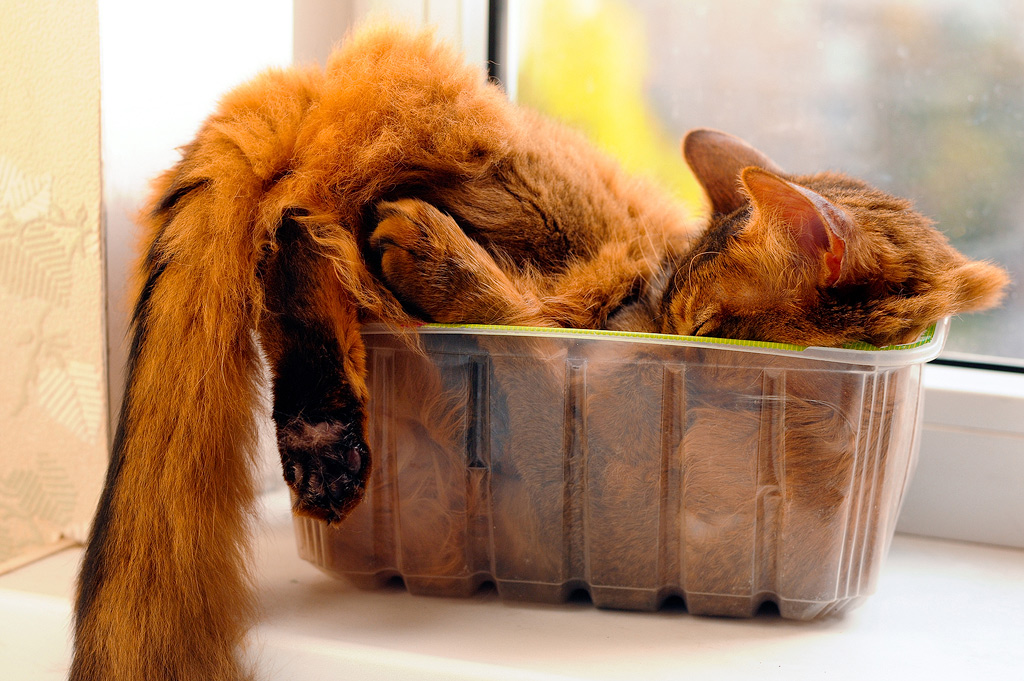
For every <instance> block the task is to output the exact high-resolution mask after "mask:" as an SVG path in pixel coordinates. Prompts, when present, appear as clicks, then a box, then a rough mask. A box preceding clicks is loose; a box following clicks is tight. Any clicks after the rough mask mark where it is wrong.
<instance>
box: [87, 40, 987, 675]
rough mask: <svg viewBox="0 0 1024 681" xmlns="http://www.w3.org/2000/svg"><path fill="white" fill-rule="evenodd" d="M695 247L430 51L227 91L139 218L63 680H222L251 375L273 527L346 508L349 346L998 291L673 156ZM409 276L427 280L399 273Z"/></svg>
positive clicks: (750, 180) (825, 209) (902, 322)
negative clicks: (282, 489)
mask: <svg viewBox="0 0 1024 681" xmlns="http://www.w3.org/2000/svg"><path fill="white" fill-rule="evenodd" d="M686 156H687V159H688V161H689V162H690V163H691V165H692V166H693V168H694V171H695V172H696V173H697V175H698V177H699V178H700V180H701V182H702V183H703V184H704V186H705V188H706V189H707V190H708V194H709V196H710V198H711V202H712V205H713V206H714V208H715V215H714V216H713V218H712V220H711V223H710V225H709V226H708V227H707V228H706V229H704V231H703V233H701V225H696V224H692V223H691V222H690V221H688V220H687V219H686V217H685V216H684V214H683V213H682V212H681V211H680V210H679V209H678V208H677V207H676V206H675V205H674V204H673V203H672V202H671V201H670V200H669V199H667V198H665V197H664V196H663V195H662V194H661V193H660V192H659V191H658V190H657V189H656V188H653V187H651V186H649V185H647V184H645V183H643V182H641V181H639V180H637V179H635V178H631V177H629V176H627V175H625V174H624V173H623V172H622V171H621V170H620V169H619V168H618V167H617V166H616V164H615V163H614V162H613V161H611V160H610V159H608V158H606V157H605V156H604V155H602V154H600V153H598V152H597V151H595V150H594V149H593V148H592V147H591V146H590V145H589V144H588V143H587V142H586V141H585V140H584V139H582V138H581V137H580V136H579V135H577V134H575V133H573V132H571V131H568V130H565V129H563V128H561V127H559V126H558V125H556V124H554V123H551V122H549V121H547V120H545V119H543V118H542V117H540V116H538V115H536V114H533V113H531V112H528V111H525V110H522V109H519V108H517V107H515V106H513V105H512V104H510V103H509V102H508V101H507V100H506V99H505V97H504V95H503V94H502V92H501V91H500V90H499V89H497V88H496V87H494V86H491V85H489V84H487V83H486V82H485V81H484V79H483V77H482V74H481V73H480V72H479V71H478V70H477V69H475V68H471V67H469V66H467V65H466V64H464V63H463V61H462V60H461V57H460V56H459V55H458V54H457V53H455V52H454V51H452V50H451V49H449V48H447V47H446V46H444V45H440V44H438V43H436V42H435V41H434V40H433V39H432V37H431V36H430V35H429V34H425V33H424V34H409V33H406V32H404V31H401V30H397V29H394V28H391V27H386V26H385V27H374V28H370V29H367V30H364V31H362V32H360V33H359V34H358V35H356V36H355V37H353V38H352V39H351V40H349V41H348V42H347V43H346V45H345V46H344V47H343V48H342V49H341V50H339V51H337V52H336V53H335V54H334V55H333V56H332V57H331V58H330V60H329V62H328V65H327V68H326V70H323V71H321V70H318V69H300V68H295V69H290V70H278V71H270V72H268V73H266V74H264V75H262V76H260V77H259V78H257V79H255V80H254V81H252V82H250V83H248V84H245V85H242V86H241V87H239V88H237V89H236V90H234V91H232V92H231V93H229V94H228V95H227V96H226V97H225V98H224V99H223V100H222V102H221V104H220V106H219V108H218V110H217V112H216V113H214V114H213V115H212V116H211V117H210V118H209V119H208V120H207V121H206V123H205V124H204V125H203V126H202V128H201V129H200V131H199V132H198V134H197V136H196V138H195V140H194V141H193V142H192V143H191V144H189V145H187V146H186V147H185V148H184V149H183V157H182V160H181V161H180V162H179V163H178V164H177V165H176V166H175V167H173V168H171V169H170V170H168V171H167V172H166V173H164V174H163V175H162V176H161V177H159V178H158V179H157V181H156V183H155V184H154V187H153V193H152V198H151V199H150V202H149V204H148V206H147V207H146V209H145V211H144V212H143V215H142V218H141V221H142V226H143V230H144V234H143V248H142V253H143V255H142V257H141V258H140V262H139V267H138V276H137V291H138V295H137V302H136V305H135V309H134V314H133V326H132V329H133V331H132V334H133V335H132V342H131V352H130V356H129V366H128V371H127V386H126V390H125V396H124V402H123V406H122V410H121V416H120V423H119V426H118V430H117V434H116V436H115V440H114V444H113V451H112V455H111V462H110V467H109V471H108V475H107V482H106V486H105V488H104V492H103V495H102V498H101V501H100V505H99V509H98V512H97V516H96V520H95V522H94V525H93V528H92V533H91V536H90V540H89V545H88V547H87V550H86V553H85V557H84V560H83V565H82V570H81V575H80V580H79V588H78V596H77V602H76V605H75V653H74V660H73V664H72V669H71V678H72V679H74V680H75V681H84V680H86V679H101V678H102V679H106V680H108V681H109V680H113V681H128V680H132V681H135V680H137V679H157V678H160V679H165V678H166V679H197V680H198V679H202V680H204V681H223V680H227V679H239V678H247V677H249V676H250V675H251V673H252V671H251V670H249V669H247V668H246V665H245V664H244V663H243V662H241V661H240V660H239V659H238V657H237V655H236V647H237V646H238V644H239V643H240V642H241V641H242V639H243V637H244V635H245V632H246V630H247V628H248V626H249V625H250V623H251V621H252V619H253V617H254V612H255V607H254V597H253V594H252V590H251V578H250V576H249V573H248V570H247V561H248V559H249V554H248V550H247V547H248V541H249V522H250V519H251V517H252V512H253V502H254V495H255V480H254V462H253V460H252V456H253V449H254V437H255V435H254V433H255V428H254V424H253V418H254V410H255V405H256V403H257V392H258V390H259V386H258V376H259V370H258V369H259V363H260V358H259V352H258V349H257V346H256V340H255V339H256V338H257V337H258V339H259V344H260V345H261V346H262V349H263V351H264V353H265V355H266V358H267V361H268V362H269V365H270V368H271V374H272V377H273V385H272V389H273V393H274V402H273V418H274V421H275V423H276V426H277V434H278V435H277V437H278V444H279V448H280V453H281V459H282V464H283V469H284V475H285V479H286V480H287V482H288V484H289V485H290V486H291V488H292V489H293V491H294V492H295V494H296V497H297V502H296V509H297V511H298V512H300V513H303V514H306V515H308V516H311V517H316V518H320V519H324V520H327V521H331V522H335V521H338V520H340V519H341V518H343V517H344V516H345V515H346V514H347V513H348V512H349V511H350V510H351V509H352V508H353V507H354V506H355V505H356V504H357V503H358V502H359V500H360V498H361V496H362V494H363V492H364V490H365V486H366V480H367V476H368V475H369V471H370V467H371V457H372V452H371V451H370V450H369V448H368V446H367V443H366V434H365V427H366V418H367V412H366V404H367V400H368V394H369V393H368V387H367V383H366V366H365V350H364V344H363V340H362V338H361V336H360V325H361V323H362V322H364V321H366V320H375V321H383V322H385V323H387V324H390V325H393V326H394V327H401V326H406V325H409V324H412V323H415V322H416V320H417V319H424V318H426V319H437V320H454V319H459V320H463V321H488V322H508V323H520V324H521V323H529V324H545V325H553V324H558V325H566V326H576V327H592V328H597V327H614V328H640V327H643V328H653V329H658V330H663V331H669V332H672V333H693V334H704V335H714V334H721V335H731V336H740V337H748V338H771V339H773V340H781V341H787V340H788V341H796V342H799V343H805V344H806V343H815V344H839V343H843V342H845V341H847V340H850V339H861V340H868V341H871V342H874V343H876V344H885V343H890V342H898V341H902V340H905V339H907V338H910V337H912V336H914V335H915V334H916V333H918V332H919V331H920V330H921V329H922V328H924V326H925V325H927V324H928V323H930V322H931V321H933V320H934V319H937V318H939V317H942V316H944V315H947V314H952V313H955V312H962V311H968V310H972V309H982V308H984V307H987V306H989V305H992V304H994V303H995V302H996V301H997V300H998V298H999V295H1000V291H1001V290H1002V289H1003V287H1004V284H1005V275H1003V274H1002V273H1001V271H1000V270H998V269H997V268H995V267H994V266H991V265H987V264H982V263H975V262H971V261H968V260H967V259H965V258H963V257H962V256H960V255H959V254H957V253H956V252H955V251H953V250H952V249H951V248H950V247H949V246H947V245H946V244H945V241H944V240H943V239H942V238H941V236H939V235H938V234H937V233H936V232H934V231H932V230H931V228H930V227H929V226H928V224H927V221H925V220H924V219H923V218H921V217H920V216H918V215H916V214H914V213H913V212H912V211H910V209H909V206H908V204H907V203H906V202H903V201H901V200H898V199H893V198H891V197H888V196H886V195H884V194H882V193H880V192H877V191H875V190H872V189H869V188H867V187H866V186H864V185H863V184H861V183H858V182H856V181H853V180H849V179H846V178H843V177H841V176H837V175H830V174H824V175H812V176H806V177H805V176H788V175H785V174H783V173H781V172H780V171H779V170H778V169H777V168H775V167H774V166H773V165H771V164H770V162H768V161H767V160H766V159H764V157H763V156H762V155H760V154H759V153H757V152H755V151H754V150H752V149H750V148H749V147H748V146H747V145H745V144H743V143H742V142H739V141H737V140H734V139H733V138H729V137H727V136H724V135H722V134H720V133H714V132H698V133H695V134H692V135H691V136H690V137H688V139H687V144H686ZM424 265H426V266H424Z"/></svg>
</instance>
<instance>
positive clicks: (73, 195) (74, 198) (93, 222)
mask: <svg viewBox="0 0 1024 681" xmlns="http://www.w3.org/2000/svg"><path fill="white" fill-rule="evenodd" d="M0 16H2V17H3V21H2V23H0V571H2V570H3V568H4V566H5V565H6V566H11V565H13V564H15V563H16V562H18V560H19V557H22V556H26V555H36V554H39V553H40V552H43V551H45V550H46V548H47V547H49V546H54V545H57V544H58V543H59V542H60V541H61V540H62V539H64V538H77V539H81V538H82V536H83V535H84V533H85V531H86V529H87V527H88V523H89V520H90V516H91V514H92V511H93V508H94V506H95V503H96V499H97V497H98V492H99V488H100V485H101V482H102V476H103V470H104V468H105V465H106V456H107V454H106V452H107V435H108V434H107V418H106V413H107V408H106V380H105V366H104V354H105V342H104V333H103V318H104V317H103V312H104V299H103V285H102V253H101V250H100V216H99V206H100V159H99V149H100V147H99V129H100V128H99V36H98V26H97V23H98V22H97V9H96V2H95V0H75V1H73V2H58V1H57V0H51V1H44V2H34V3H24V2H18V1H16V0H0Z"/></svg>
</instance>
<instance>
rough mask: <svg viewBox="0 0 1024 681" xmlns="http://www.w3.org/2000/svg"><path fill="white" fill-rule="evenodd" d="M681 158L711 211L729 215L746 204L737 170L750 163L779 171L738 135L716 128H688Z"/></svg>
mask: <svg viewBox="0 0 1024 681" xmlns="http://www.w3.org/2000/svg"><path fill="white" fill-rule="evenodd" d="M683 157H684V158H685V159H686V163H687V164H688V165H689V166H690V170H692V171H693V174H694V175H695V176H696V177H697V181H698V182H700V184H701V186H702V187H704V191H705V193H707V195H708V200H709V201H710V202H711V210H712V211H713V212H714V213H720V214H722V215H728V214H729V213H731V212H733V211H734V210H736V209H737V208H740V207H742V206H743V205H744V204H745V203H747V195H746V194H744V193H743V188H742V185H741V184H740V173H741V172H743V169H744V168H749V167H751V166H754V167H757V168H762V169H764V170H768V171H770V172H773V173H782V170H781V169H780V168H779V167H778V166H777V165H775V163H774V162H772V160H771V159H770V158H768V157H767V156H765V155H764V154H762V153H761V152H760V151H758V150H757V149H755V148H754V147H752V146H750V145H749V144H747V143H746V142H744V141H743V140H741V139H740V138H739V137H733V136H732V135H729V134H727V133H724V132H719V131H718V130H708V129H706V128H701V129H697V130H691V131H690V132H688V133H686V137H685V138H683Z"/></svg>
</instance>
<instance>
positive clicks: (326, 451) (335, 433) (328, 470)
mask: <svg viewBox="0 0 1024 681" xmlns="http://www.w3.org/2000/svg"><path fill="white" fill-rule="evenodd" d="M277 445H278V450H279V451H280V453H281V464H282V466H283V468H284V479H285V482H287V483H288V486H289V487H291V489H292V491H293V492H294V493H295V497H296V500H295V510H296V511H297V512H298V513H299V514H301V515H305V516H310V517H313V518H319V519H321V520H326V521H327V522H329V523H333V522H337V521H339V520H341V519H342V518H344V517H345V515H347V514H348V512H349V511H350V510H351V509H352V507H353V506H355V505H356V504H357V503H358V502H359V501H360V500H361V499H362V497H363V493H364V491H365V489H366V479H367V477H368V476H369V473H370V461H369V456H368V455H369V451H368V448H367V446H366V444H365V443H364V442H363V440H362V438H361V437H360V436H359V435H358V434H357V433H354V432H353V430H352V429H351V428H349V427H348V426H346V425H345V424H343V423H341V422H339V421H334V420H313V421H310V420H306V419H304V418H301V417H297V418H293V419H290V420H289V421H288V422H287V423H285V424H284V425H283V426H279V427H278V429H277Z"/></svg>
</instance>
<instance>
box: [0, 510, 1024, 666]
mask: <svg viewBox="0 0 1024 681" xmlns="http://www.w3.org/2000/svg"><path fill="white" fill-rule="evenodd" d="M284 503H286V502H285V500H284V497H283V495H281V494H277V495H272V496H271V498H270V503H269V509H268V511H267V512H266V514H265V523H264V533H263V535H262V536H261V539H260V542H259V544H258V553H259V556H260V558H259V560H258V568H259V569H258V572H259V584H260V598H261V604H262V607H263V610H264V617H263V620H262V622H261V623H260V625H259V626H258V627H257V628H256V635H255V645H254V650H255V651H257V652H255V656H256V659H257V660H258V665H259V667H260V669H261V672H262V678H264V679H293V678H294V679H303V680H304V681H312V680H314V679H335V678H341V677H344V678H346V679H364V678H387V679H438V680H440V679H467V680H468V679H503V680H507V679H545V678H548V679H553V678H576V679H627V678H645V679H660V678H679V677H681V676H686V677H687V678H698V679H699V678H713V679H715V680H716V681H723V680H725V679H733V678H735V679H749V678H754V676H755V675H756V676H757V678H786V679H800V678H821V677H826V676H827V678H832V679H857V680H858V681H859V680H861V679H865V678H879V679H889V678H893V679H905V678H921V677H925V678H929V679H931V680H932V681H934V680H936V679H958V680H959V679H961V678H989V679H1002V678H1013V677H1014V675H1016V674H1019V673H1020V670H1021V669H1022V668H1024V648H1022V647H1021V645H1020V632H1021V631H1024V551H1021V550H1016V549H1007V548H998V547H992V546H985V545H980V544H966V543H956V542H950V541H941V540H934V539H923V538H920V537H912V536H908V535H897V536H896V539H895V541H894V542H893V546H892V551H891V553H890V555H889V558H888V560H887V562H886V563H885V567H884V569H883V571H882V575H881V578H880V580H879V588H878V592H877V593H876V594H875V595H874V596H872V597H870V598H868V599H867V601H866V602H865V603H864V604H863V605H862V606H861V607H859V608H857V609H856V610H854V611H852V612H850V613H848V614H847V615H846V616H845V617H842V618H839V619H831V620H825V621H820V622H810V623H799V622H790V621H785V620H781V619H779V618H777V617H770V616H761V617H757V618H754V619H751V620H730V619H718V618H704V617H691V616H689V615H686V614H684V613H681V612H674V611H673V612H659V613H630V612H615V611H607V610H597V609H595V608H593V607H591V606H590V605H587V604H581V603H570V604H566V605H563V606H546V605H532V604H503V603H501V602H500V601H499V600H498V598H497V596H496V595H495V594H493V593H485V594H481V595H478V596H476V597H473V598H469V599H440V598H438V599H435V598H425V597H417V596H410V595H409V594H407V593H405V592H404V591H403V590H400V589H385V590H383V591H377V592H363V591H358V590H356V589H354V588H353V587H350V586H348V585H347V584H345V583H344V582H339V581H335V580H333V579H331V578H329V577H326V576H324V575H323V574H321V573H320V572H319V571H318V570H316V569H315V568H313V567H312V566H310V565H309V564H307V563H305V562H303V561H302V560H300V559H299V558H298V557H297V556H296V553H295V549H294V541H293V539H292V537H291V523H290V519H289V517H288V516H287V513H286V509H284V508H283V505H284ZM80 554H81V551H80V549H72V550H66V551H63V552H60V553H58V554H56V555H53V556H51V557H49V558H47V559H44V560H42V561H40V562H38V563H35V564H33V565H30V566H27V567H24V568H21V569H20V570H16V571H14V572H12V573H10V574H7V575H4V576H2V577H0V669H3V670H4V678H5V679H8V680H9V681H19V680H21V679H25V680H28V679H32V680H33V681H45V680H48V679H63V678H65V676H66V669H67V663H68V659H69V654H70V653H69V646H68V643H67V632H68V630H69V626H68V616H69V612H70V594H71V591H72V588H73V587H72V580H73V578H74V573H75V570H76V569H77V563H78V559H79V556H80Z"/></svg>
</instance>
